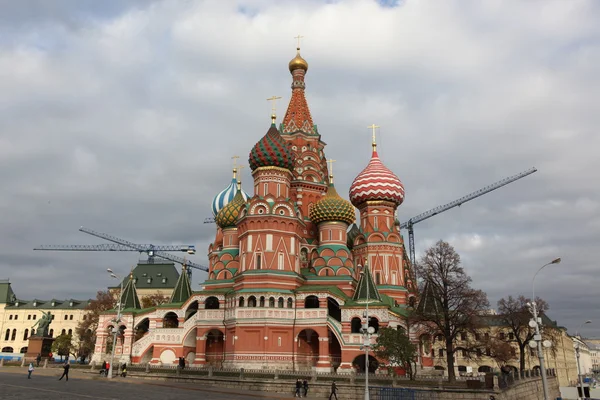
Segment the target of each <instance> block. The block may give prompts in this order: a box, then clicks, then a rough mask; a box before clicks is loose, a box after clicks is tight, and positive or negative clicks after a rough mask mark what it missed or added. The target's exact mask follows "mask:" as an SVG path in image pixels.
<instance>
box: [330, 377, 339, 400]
mask: <svg viewBox="0 0 600 400" xmlns="http://www.w3.org/2000/svg"><path fill="white" fill-rule="evenodd" d="M333 396H335V400H338V398H337V385H336V384H335V381H333V382H331V394H330V395H329V400H331V398H332V397H333Z"/></svg>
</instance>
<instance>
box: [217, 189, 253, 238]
mask: <svg viewBox="0 0 600 400" xmlns="http://www.w3.org/2000/svg"><path fill="white" fill-rule="evenodd" d="M245 203H246V200H245V199H244V196H243V195H242V191H241V190H240V191H238V192H237V193H236V195H235V197H234V198H233V200H231V202H229V203H228V204H227V205H226V206H225V207H223V208H222V209H221V211H219V213H218V214H217V216H216V217H215V222H216V223H217V225H219V226H220V227H221V228H222V229H225V228H230V227H232V226H235V223H236V221H237V218H238V215H239V214H240V208H241V207H242V206H243V205H244V204H245Z"/></svg>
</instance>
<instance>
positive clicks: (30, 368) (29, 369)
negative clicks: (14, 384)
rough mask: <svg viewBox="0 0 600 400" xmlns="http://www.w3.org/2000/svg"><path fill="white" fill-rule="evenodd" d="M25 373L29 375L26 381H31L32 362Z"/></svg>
mask: <svg viewBox="0 0 600 400" xmlns="http://www.w3.org/2000/svg"><path fill="white" fill-rule="evenodd" d="M27 372H29V374H28V375H27V379H31V373H32V372H33V362H30V363H29V368H27Z"/></svg>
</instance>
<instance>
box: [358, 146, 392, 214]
mask: <svg viewBox="0 0 600 400" xmlns="http://www.w3.org/2000/svg"><path fill="white" fill-rule="evenodd" d="M369 200H385V201H391V202H392V203H396V205H397V206H399V205H400V204H402V202H403V201H404V185H402V182H401V181H400V179H399V178H398V177H397V176H396V174H394V173H393V172H392V171H390V170H389V169H388V168H387V167H386V166H385V165H383V163H382V162H381V160H380V159H379V155H378V154H377V150H375V149H373V155H372V156H371V161H369V164H368V165H367V167H366V168H365V169H364V170H362V172H361V173H360V174H358V176H357V177H356V178H355V179H354V182H352V185H351V186H350V201H351V202H352V204H354V205H355V206H356V207H358V206H359V205H360V204H363V203H364V202H365V201H369Z"/></svg>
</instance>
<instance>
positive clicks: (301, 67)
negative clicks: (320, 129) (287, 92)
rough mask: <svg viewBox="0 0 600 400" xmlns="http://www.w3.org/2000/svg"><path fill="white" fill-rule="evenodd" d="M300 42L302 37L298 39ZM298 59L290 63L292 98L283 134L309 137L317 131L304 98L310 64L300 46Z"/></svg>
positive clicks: (285, 117) (286, 114) (295, 58)
mask: <svg viewBox="0 0 600 400" xmlns="http://www.w3.org/2000/svg"><path fill="white" fill-rule="evenodd" d="M297 38H298V40H299V39H300V38H301V36H298V37H297ZM296 50H297V53H296V57H294V58H293V59H292V61H290V64H289V68H290V72H291V74H292V98H291V99H290V104H289V105H288V109H287V111H286V113H285V116H284V117H283V123H282V130H281V132H282V133H283V134H290V133H296V132H303V133H306V134H308V135H313V134H316V133H317V132H316V129H315V127H314V124H313V120H312V116H311V115H310V110H309V108H308V103H307V102H306V97H305V96H304V89H305V88H306V85H305V83H304V76H305V75H306V71H307V70H308V63H307V62H306V60H305V59H304V58H302V57H301V56H300V45H298V47H297V49H296Z"/></svg>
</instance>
